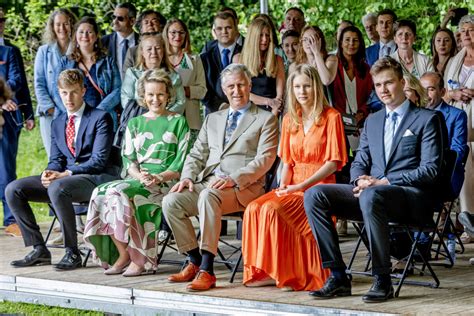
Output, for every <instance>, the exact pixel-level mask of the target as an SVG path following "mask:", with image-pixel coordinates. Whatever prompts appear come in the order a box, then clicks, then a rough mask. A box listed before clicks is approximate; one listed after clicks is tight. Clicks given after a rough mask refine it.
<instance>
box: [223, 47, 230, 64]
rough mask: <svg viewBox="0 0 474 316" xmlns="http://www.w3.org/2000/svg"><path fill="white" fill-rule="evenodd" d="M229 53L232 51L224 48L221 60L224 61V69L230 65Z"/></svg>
mask: <svg viewBox="0 0 474 316" xmlns="http://www.w3.org/2000/svg"><path fill="white" fill-rule="evenodd" d="M229 53H230V49H228V48H224V49H223V50H222V52H221V60H222V69H224V68H225V67H227V65H229Z"/></svg>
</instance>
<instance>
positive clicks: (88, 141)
mask: <svg viewBox="0 0 474 316" xmlns="http://www.w3.org/2000/svg"><path fill="white" fill-rule="evenodd" d="M66 125H67V113H61V115H59V116H58V117H57V118H56V119H54V120H53V122H52V124H51V156H50V158H49V163H48V167H47V168H46V169H47V170H55V171H59V172H63V171H65V170H70V171H71V172H72V173H73V174H90V175H98V178H97V179H96V180H97V182H100V181H101V180H100V175H101V174H104V173H105V174H110V175H114V176H116V175H118V172H119V171H118V167H114V166H112V165H111V164H109V155H110V150H111V146H112V141H113V136H114V134H113V123H112V118H111V116H110V114H109V113H107V112H105V111H102V110H98V109H94V108H92V107H90V106H88V105H86V107H85V109H84V113H83V115H82V118H81V123H80V126H79V130H78V132H77V138H76V148H75V149H76V155H75V156H73V154H72V153H71V152H70V151H69V148H68V147H67V144H66ZM107 179H110V178H109V177H108V178H106V179H105V180H104V181H107Z"/></svg>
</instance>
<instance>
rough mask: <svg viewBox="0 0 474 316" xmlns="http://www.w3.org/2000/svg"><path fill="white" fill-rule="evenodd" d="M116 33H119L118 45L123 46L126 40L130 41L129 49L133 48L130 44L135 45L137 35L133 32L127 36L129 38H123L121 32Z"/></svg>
mask: <svg viewBox="0 0 474 316" xmlns="http://www.w3.org/2000/svg"><path fill="white" fill-rule="evenodd" d="M116 33H117V43H119V44H122V42H123V40H125V39H128V45H129V47H130V46H132V45H130V44H133V43H135V34H134V33H133V32H132V33H130V35H129V36H127V37H122V35H120V33H119V32H116Z"/></svg>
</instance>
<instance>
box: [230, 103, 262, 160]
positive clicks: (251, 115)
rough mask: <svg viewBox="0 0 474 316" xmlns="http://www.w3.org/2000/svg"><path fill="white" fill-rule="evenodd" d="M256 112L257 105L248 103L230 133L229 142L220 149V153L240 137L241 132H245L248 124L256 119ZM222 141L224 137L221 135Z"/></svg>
mask: <svg viewBox="0 0 474 316" xmlns="http://www.w3.org/2000/svg"><path fill="white" fill-rule="evenodd" d="M256 112H257V106H256V105H255V104H253V103H252V105H250V108H249V109H248V110H247V112H245V114H244V116H243V117H242V119H241V121H240V122H239V125H238V126H237V128H236V129H235V131H234V133H233V134H232V137H231V138H230V140H229V142H228V143H227V145H226V146H225V147H224V150H223V151H222V153H225V152H226V151H227V150H228V149H229V148H230V147H231V146H232V145H233V144H234V143H235V141H236V140H237V139H238V138H239V137H240V135H242V133H243V132H245V131H246V130H247V128H249V126H250V125H251V124H252V123H253V122H254V121H255V120H256ZM227 113H228V112H227ZM224 133H225V126H224ZM222 143H224V137H222Z"/></svg>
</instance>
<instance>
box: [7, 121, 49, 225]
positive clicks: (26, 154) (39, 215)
mask: <svg viewBox="0 0 474 316" xmlns="http://www.w3.org/2000/svg"><path fill="white" fill-rule="evenodd" d="M37 124H38V122H37ZM16 161H17V168H16V170H17V176H18V178H23V177H27V176H32V175H38V174H40V173H41V172H42V171H43V170H44V168H46V165H47V164H48V159H47V157H46V152H45V150H44V147H43V141H42V140H41V135H40V130H39V127H38V126H36V127H35V128H34V129H33V130H32V131H29V132H28V131H26V130H25V129H23V130H22V131H21V134H20V144H19V148H18V155H17V159H16ZM31 207H32V208H33V210H34V212H35V216H36V219H37V221H38V223H42V222H49V221H51V217H50V216H48V207H47V205H46V204H44V203H31ZM0 223H3V205H1V203H0Z"/></svg>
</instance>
